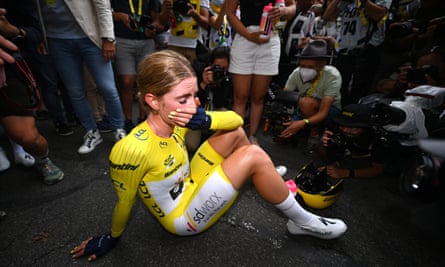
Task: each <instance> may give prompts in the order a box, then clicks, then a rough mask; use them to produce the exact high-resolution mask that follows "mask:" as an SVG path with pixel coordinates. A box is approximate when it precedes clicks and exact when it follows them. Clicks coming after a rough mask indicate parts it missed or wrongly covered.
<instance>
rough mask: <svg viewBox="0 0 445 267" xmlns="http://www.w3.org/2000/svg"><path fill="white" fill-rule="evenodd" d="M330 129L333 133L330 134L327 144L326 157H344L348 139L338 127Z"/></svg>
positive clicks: (334, 158)
mask: <svg viewBox="0 0 445 267" xmlns="http://www.w3.org/2000/svg"><path fill="white" fill-rule="evenodd" d="M331 131H332V132H333V134H332V135H331V136H330V138H329V141H328V144H327V157H328V158H329V159H330V160H333V161H334V160H339V159H342V158H344V155H345V151H346V149H347V148H348V145H349V141H348V137H347V136H346V135H344V134H343V133H342V132H340V129H339V128H338V127H335V128H331Z"/></svg>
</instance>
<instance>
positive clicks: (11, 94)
mask: <svg viewBox="0 0 445 267" xmlns="http://www.w3.org/2000/svg"><path fill="white" fill-rule="evenodd" d="M10 54H11V55H12V56H13V57H14V58H15V62H14V63H6V62H5V63H4V67H5V76H6V86H4V87H1V88H0V95H1V97H2V98H3V102H7V103H8V104H10V105H11V106H13V107H17V108H22V109H25V110H36V109H38V108H39V107H40V103H41V98H40V93H39V88H38V86H37V82H36V80H35V78H34V75H33V73H32V72H31V69H30V68H29V66H28V63H27V61H26V60H25V59H24V58H23V56H22V54H21V53H20V51H13V52H10Z"/></svg>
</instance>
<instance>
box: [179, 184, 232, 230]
mask: <svg viewBox="0 0 445 267" xmlns="http://www.w3.org/2000/svg"><path fill="white" fill-rule="evenodd" d="M226 203H227V200H225V199H223V197H222V196H218V195H217V194H216V192H213V193H212V194H211V195H209V197H208V198H207V200H206V201H204V202H203V203H202V204H201V205H200V207H195V208H194V209H193V210H192V214H190V213H189V212H187V213H186V214H187V218H188V222H187V226H188V231H191V232H196V231H197V230H196V229H197V227H198V226H199V225H200V224H201V223H204V224H205V223H207V222H208V221H209V220H210V219H211V218H212V216H213V215H215V214H216V213H217V212H218V211H219V210H220V209H221V208H222V207H224V205H225V204H226Z"/></svg>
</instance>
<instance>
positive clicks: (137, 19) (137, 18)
mask: <svg viewBox="0 0 445 267" xmlns="http://www.w3.org/2000/svg"><path fill="white" fill-rule="evenodd" d="M128 5H129V6H130V12H131V15H133V17H134V19H135V20H136V21H137V22H139V20H140V19H141V16H142V0H138V13H137V14H136V13H135V10H134V4H133V0H128Z"/></svg>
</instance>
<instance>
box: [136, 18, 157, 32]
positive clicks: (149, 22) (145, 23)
mask: <svg viewBox="0 0 445 267" xmlns="http://www.w3.org/2000/svg"><path fill="white" fill-rule="evenodd" d="M138 25H139V26H141V27H143V28H147V29H151V30H152V29H154V26H153V18H152V17H151V16H149V15H142V16H141V19H140V20H139V23H138Z"/></svg>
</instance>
